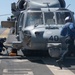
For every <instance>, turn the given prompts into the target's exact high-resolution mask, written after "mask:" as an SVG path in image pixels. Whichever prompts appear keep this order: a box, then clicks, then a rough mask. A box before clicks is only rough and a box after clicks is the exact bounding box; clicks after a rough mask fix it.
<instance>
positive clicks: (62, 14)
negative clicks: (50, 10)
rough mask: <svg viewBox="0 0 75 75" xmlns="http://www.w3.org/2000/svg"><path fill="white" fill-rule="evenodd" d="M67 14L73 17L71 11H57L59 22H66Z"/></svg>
mask: <svg viewBox="0 0 75 75" xmlns="http://www.w3.org/2000/svg"><path fill="white" fill-rule="evenodd" d="M67 16H70V17H71V14H70V12H56V17H57V24H65V18H66V17H67Z"/></svg>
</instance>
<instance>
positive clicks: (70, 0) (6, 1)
mask: <svg viewBox="0 0 75 75" xmlns="http://www.w3.org/2000/svg"><path fill="white" fill-rule="evenodd" d="M17 1H18V0H0V22H1V21H6V20H7V18H8V17H10V15H7V16H1V15H4V14H11V3H13V2H17ZM65 1H66V7H67V6H68V5H69V4H70V6H69V7H68V9H70V10H71V11H73V12H75V8H74V7H75V0H65Z"/></svg>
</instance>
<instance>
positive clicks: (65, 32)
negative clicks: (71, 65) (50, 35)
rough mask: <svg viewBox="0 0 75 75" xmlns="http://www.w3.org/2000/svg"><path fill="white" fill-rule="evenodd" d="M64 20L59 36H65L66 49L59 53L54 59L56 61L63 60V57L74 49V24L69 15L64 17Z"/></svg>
mask: <svg viewBox="0 0 75 75" xmlns="http://www.w3.org/2000/svg"><path fill="white" fill-rule="evenodd" d="M65 22H66V24H65V26H64V27H63V28H62V30H61V36H63V37H66V39H65V43H66V44H67V46H68V49H67V50H66V51H65V52H64V53H63V54H62V55H61V57H60V58H59V60H56V62H58V63H59V62H61V61H63V59H64V57H65V56H66V55H67V54H68V53H71V51H72V50H74V39H75V26H74V24H73V23H72V19H71V18H70V17H69V16H68V17H66V18H65Z"/></svg>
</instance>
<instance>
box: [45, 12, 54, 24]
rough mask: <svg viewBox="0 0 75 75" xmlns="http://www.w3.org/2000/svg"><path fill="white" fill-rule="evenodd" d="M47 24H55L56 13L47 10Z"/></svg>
mask: <svg viewBox="0 0 75 75" xmlns="http://www.w3.org/2000/svg"><path fill="white" fill-rule="evenodd" d="M44 15H45V24H48V25H50V24H55V19H54V13H53V12H45V13H44Z"/></svg>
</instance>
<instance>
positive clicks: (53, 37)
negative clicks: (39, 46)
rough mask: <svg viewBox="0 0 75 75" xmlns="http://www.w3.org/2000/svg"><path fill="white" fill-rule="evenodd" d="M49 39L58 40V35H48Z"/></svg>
mask: <svg viewBox="0 0 75 75" xmlns="http://www.w3.org/2000/svg"><path fill="white" fill-rule="evenodd" d="M49 40H51V41H58V40H59V37H58V36H57V35H55V36H50V38H49Z"/></svg>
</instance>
